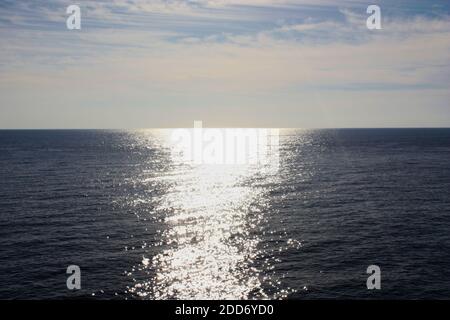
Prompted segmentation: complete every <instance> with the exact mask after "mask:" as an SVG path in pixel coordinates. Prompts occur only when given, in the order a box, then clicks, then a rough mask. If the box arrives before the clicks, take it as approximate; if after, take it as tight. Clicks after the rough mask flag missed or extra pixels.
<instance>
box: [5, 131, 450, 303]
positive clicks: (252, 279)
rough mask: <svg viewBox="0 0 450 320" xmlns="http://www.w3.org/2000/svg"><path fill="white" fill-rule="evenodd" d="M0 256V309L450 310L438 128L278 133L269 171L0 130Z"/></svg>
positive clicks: (151, 137) (100, 139)
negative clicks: (316, 305) (369, 302)
mask: <svg viewBox="0 0 450 320" xmlns="http://www.w3.org/2000/svg"><path fill="white" fill-rule="evenodd" d="M0 244H1V246H0V262H1V263H0V298H1V299H60V298H89V299H197V298H200V299H266V298H269V299H352V298H360V299H400V298H403V299H430V298H437V299H443V298H450V129H339V130H281V131H280V140H279V167H277V169H276V170H265V169H264V168H262V167H261V166H257V165H195V164H188V163H185V162H181V161H178V160H177V158H176V157H174V156H173V153H172V151H171V147H170V145H168V144H167V141H166V137H165V135H164V134H162V133H161V131H158V130H141V131H106V130H79V131H77V130H38V131H33V130H24V131H20V130H13V131H0ZM73 264H74V265H78V266H80V268H81V287H82V288H81V290H74V291H71V290H68V289H67V287H66V279H67V277H68V275H67V274H66V268H67V266H69V265H73ZM374 264H375V265H378V266H379V267H380V268H381V290H367V287H366V280H367V277H368V276H369V275H368V274H367V273H366V270H367V267H368V266H369V265H374Z"/></svg>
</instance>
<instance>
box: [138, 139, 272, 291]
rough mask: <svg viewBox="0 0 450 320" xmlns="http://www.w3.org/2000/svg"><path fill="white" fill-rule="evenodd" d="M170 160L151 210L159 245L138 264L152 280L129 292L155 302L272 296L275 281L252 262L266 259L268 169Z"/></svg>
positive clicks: (160, 177)
mask: <svg viewBox="0 0 450 320" xmlns="http://www.w3.org/2000/svg"><path fill="white" fill-rule="evenodd" d="M164 137H165V138H164V139H167V137H168V135H164ZM164 139H163V140H164ZM167 146H169V147H170V143H167ZM171 162H172V163H171V169H170V172H167V173H166V174H165V175H164V176H162V175H161V176H159V177H156V179H165V180H166V181H165V183H167V186H168V187H167V189H166V191H165V193H164V195H162V197H161V199H160V201H158V205H157V206H156V208H155V209H154V210H155V212H158V213H160V214H162V216H163V224H164V226H165V227H164V229H163V230H161V232H160V236H161V239H160V240H161V241H160V243H159V244H158V245H157V249H158V250H157V251H156V252H157V253H156V254H155V255H153V256H151V257H143V260H142V263H141V266H140V267H141V268H143V269H148V270H152V274H153V275H154V276H152V277H151V279H149V280H148V281H140V282H138V283H136V284H135V286H134V287H132V288H131V289H130V292H131V293H133V294H135V295H138V296H140V297H148V298H155V299H248V298H268V297H269V296H268V295H267V293H266V292H265V291H264V286H263V284H264V283H265V282H270V281H271V279H269V278H270V276H269V275H268V273H265V272H263V270H261V264H255V263H254V262H255V260H256V259H258V258H260V257H261V256H262V252H261V251H262V246H261V232H259V231H260V230H261V226H262V224H263V223H264V221H265V217H266V214H267V210H268V207H269V203H268V200H267V192H268V189H267V187H266V185H267V183H268V182H275V180H276V177H277V175H276V172H273V171H271V170H265V169H267V168H264V166H267V165H270V164H267V163H266V164H264V166H263V165H258V164H252V165H250V164H239V165H211V164H192V163H190V164H189V163H185V162H184V161H182V160H181V158H177V157H176V156H172V158H171ZM260 180H264V182H265V183H264V184H260V183H258V181H260Z"/></svg>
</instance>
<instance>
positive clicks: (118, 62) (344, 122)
mask: <svg viewBox="0 0 450 320" xmlns="http://www.w3.org/2000/svg"><path fill="white" fill-rule="evenodd" d="M71 4H78V5H79V6H80V8H81V27H82V28H81V30H68V29H67V28H66V19H67V17H68V15H67V14H66V7H67V6H69V5H71ZM370 4H377V5H379V6H380V7H381V10H382V30H368V29H367V28H366V19H367V17H368V14H367V13H366V9H367V7H368V5H370ZM0 49H1V54H0V128H151V127H153V128H156V127H191V126H192V125H193V121H194V120H202V121H203V125H204V126H210V127H214V126H216V127H305V128H311V127H315V128H317V127H420V126H425V127H433V126H438V127H443V126H445V127H448V126H450V102H449V101H450V85H449V84H450V2H449V1H447V0H421V1H417V0H410V1H407V0H391V1H388V0H382V1H374V2H373V1H357V0H352V1H350V0H343V1H332V0H190V1H188V0H165V1H164V0H147V1H145V0H126V1H125V0H123V1H120V0H112V1H106V0H101V1H78V2H72V1H70V0H69V1H66V0H48V1H32V0H29V1H20V0H19V1H8V0H7V1H2V2H0Z"/></svg>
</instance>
